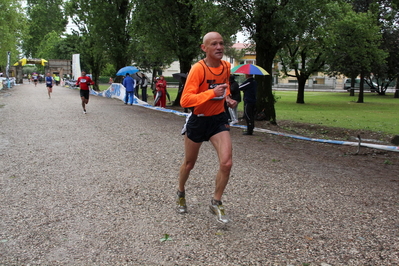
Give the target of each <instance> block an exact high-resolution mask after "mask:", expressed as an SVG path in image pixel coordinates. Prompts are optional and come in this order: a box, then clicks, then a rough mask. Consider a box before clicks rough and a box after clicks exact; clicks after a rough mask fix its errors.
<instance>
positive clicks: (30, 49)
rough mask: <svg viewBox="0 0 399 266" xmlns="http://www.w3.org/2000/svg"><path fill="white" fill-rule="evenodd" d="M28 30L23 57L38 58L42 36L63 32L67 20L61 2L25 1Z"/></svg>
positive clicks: (48, 0)
mask: <svg viewBox="0 0 399 266" xmlns="http://www.w3.org/2000/svg"><path fill="white" fill-rule="evenodd" d="M27 6H28V7H27V15H28V30H27V34H28V35H27V37H26V38H25V39H24V42H23V44H22V48H23V50H24V53H25V56H27V57H39V56H38V52H39V46H40V43H41V40H42V39H43V36H46V35H47V34H48V33H50V32H55V33H57V34H58V36H61V34H62V33H63V32H64V31H65V27H66V25H67V22H68V21H67V18H66V16H65V14H64V7H63V0H27Z"/></svg>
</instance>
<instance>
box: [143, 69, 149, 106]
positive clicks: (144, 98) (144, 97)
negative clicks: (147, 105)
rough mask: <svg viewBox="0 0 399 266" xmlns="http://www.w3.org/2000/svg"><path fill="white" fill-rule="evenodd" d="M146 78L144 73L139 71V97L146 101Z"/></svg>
mask: <svg viewBox="0 0 399 266" xmlns="http://www.w3.org/2000/svg"><path fill="white" fill-rule="evenodd" d="M147 86H148V79H147V77H146V75H145V74H144V73H141V99H142V100H143V101H144V102H147Z"/></svg>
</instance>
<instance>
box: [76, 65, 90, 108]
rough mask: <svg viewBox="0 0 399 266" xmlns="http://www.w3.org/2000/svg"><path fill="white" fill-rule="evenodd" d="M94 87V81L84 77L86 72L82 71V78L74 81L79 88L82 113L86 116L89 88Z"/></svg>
mask: <svg viewBox="0 0 399 266" xmlns="http://www.w3.org/2000/svg"><path fill="white" fill-rule="evenodd" d="M89 85H94V81H93V80H92V79H91V78H90V77H89V76H86V72H85V71H82V76H81V77H79V78H78V80H77V81H76V86H79V87H80V98H81V99H82V107H83V113H84V114H86V104H88V103H89V95H90V87H89Z"/></svg>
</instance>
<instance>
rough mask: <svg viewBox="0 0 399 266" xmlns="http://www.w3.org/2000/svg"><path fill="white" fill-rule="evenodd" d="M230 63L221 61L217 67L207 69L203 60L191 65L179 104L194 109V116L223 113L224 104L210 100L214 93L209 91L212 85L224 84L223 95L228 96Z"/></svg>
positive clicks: (222, 101) (223, 100)
mask: <svg viewBox="0 0 399 266" xmlns="http://www.w3.org/2000/svg"><path fill="white" fill-rule="evenodd" d="M230 68H231V66H230V63H229V62H227V61H224V60H221V63H220V66H219V67H208V66H207V65H206V64H205V62H204V60H201V61H199V62H197V63H196V64H194V65H193V67H192V68H191V70H190V73H189V74H188V77H187V81H186V84H185V86H184V90H183V94H182V96H181V100H180V104H181V106H182V107H184V108H189V107H194V111H193V112H194V114H196V115H200V114H202V115H204V116H212V115H217V114H220V113H222V112H224V102H225V99H226V97H224V98H223V99H222V100H212V99H213V98H214V97H215V93H214V92H213V90H211V89H210V88H211V85H212V84H223V83H226V84H227V85H228V86H227V89H226V94H225V95H230V84H229V77H230Z"/></svg>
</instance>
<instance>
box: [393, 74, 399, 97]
mask: <svg viewBox="0 0 399 266" xmlns="http://www.w3.org/2000/svg"><path fill="white" fill-rule="evenodd" d="M393 97H394V98H399V75H398V77H397V78H396V86H395V94H394V95H393Z"/></svg>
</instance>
